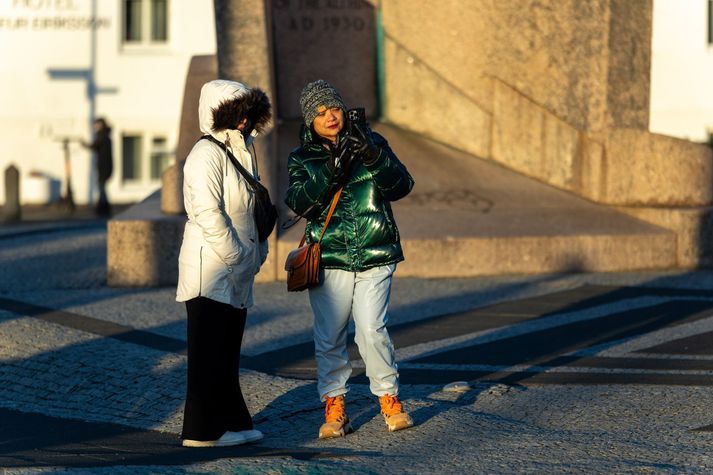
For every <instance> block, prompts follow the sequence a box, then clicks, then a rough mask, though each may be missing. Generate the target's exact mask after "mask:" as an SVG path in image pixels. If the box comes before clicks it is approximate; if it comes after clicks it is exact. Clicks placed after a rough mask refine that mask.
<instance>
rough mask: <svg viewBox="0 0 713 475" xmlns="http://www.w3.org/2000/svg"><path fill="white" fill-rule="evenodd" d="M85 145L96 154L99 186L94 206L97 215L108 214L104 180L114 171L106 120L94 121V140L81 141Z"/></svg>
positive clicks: (109, 212) (109, 134)
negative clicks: (89, 141) (88, 141)
mask: <svg viewBox="0 0 713 475" xmlns="http://www.w3.org/2000/svg"><path fill="white" fill-rule="evenodd" d="M82 144H83V145H84V146H85V147H87V148H90V149H92V150H93V151H94V154H95V155H96V164H97V187H98V188H99V201H98V202H97V205H96V207H95V208H94V210H95V212H96V214H98V215H99V216H109V215H110V214H111V205H110V204H109V199H108V198H107V195H106V182H107V181H109V178H111V173H112V172H113V171H114V159H113V157H112V147H111V128H110V127H109V126H108V125H107V123H106V120H104V119H103V118H101V117H100V118H98V119H96V120H95V121H94V141H93V142H92V143H90V144H88V143H86V142H83V143H82Z"/></svg>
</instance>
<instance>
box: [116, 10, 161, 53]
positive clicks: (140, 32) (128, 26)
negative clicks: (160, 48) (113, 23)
mask: <svg viewBox="0 0 713 475" xmlns="http://www.w3.org/2000/svg"><path fill="white" fill-rule="evenodd" d="M168 9H169V0H124V1H123V11H122V16H123V30H122V32H123V33H122V41H123V43H124V44H126V45H153V44H165V43H167V42H168V39H169V37H168Z"/></svg>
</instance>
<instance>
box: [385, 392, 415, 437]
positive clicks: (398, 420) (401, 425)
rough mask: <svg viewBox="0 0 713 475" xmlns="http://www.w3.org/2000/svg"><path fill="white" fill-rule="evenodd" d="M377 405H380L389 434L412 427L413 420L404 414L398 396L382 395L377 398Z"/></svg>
mask: <svg viewBox="0 0 713 475" xmlns="http://www.w3.org/2000/svg"><path fill="white" fill-rule="evenodd" d="M379 404H380V405H381V414H382V415H383V416H384V420H385V421H386V427H388V429H389V432H394V431H396V430H401V429H408V428H409V427H413V419H411V416H409V415H408V414H407V413H406V412H404V408H403V406H402V405H401V401H399V397H398V396H392V395H391V394H384V395H383V396H381V397H380V398H379Z"/></svg>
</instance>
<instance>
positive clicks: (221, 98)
mask: <svg viewBox="0 0 713 475" xmlns="http://www.w3.org/2000/svg"><path fill="white" fill-rule="evenodd" d="M198 115H199V122H200V129H201V132H203V134H205V135H210V136H211V137H212V139H214V140H213V141H212V140H208V139H203V140H199V141H198V142H197V143H196V145H195V146H194V147H193V149H192V150H191V153H190V154H189V155H188V158H187V159H186V163H185V165H184V167H183V173H184V179H183V200H184V204H185V208H186V213H187V215H188V222H187V223H186V226H185V230H184V234H183V244H182V245H181V252H180V255H179V258H178V290H177V295H176V300H177V301H179V302H185V303H186V309H187V313H188V386H187V395H186V407H185V411H184V418H183V434H182V436H181V437H182V438H183V445H184V446H186V447H209V446H226V445H237V444H241V443H245V442H252V441H254V440H259V439H261V438H262V434H261V433H260V432H259V431H257V430H253V425H252V419H251V416H250V413H249V412H248V409H247V407H246V405H245V401H244V399H243V395H242V392H241V390H240V381H239V375H238V368H239V361H240V346H241V342H242V336H243V331H244V329H245V320H246V318H247V309H248V308H249V307H251V306H252V304H253V296H252V288H253V282H254V278H255V274H256V273H257V272H258V271H259V270H260V266H261V265H262V263H263V262H265V259H266V258H267V241H264V242H262V243H260V242H258V235H257V229H256V226H255V220H254V217H253V209H254V208H253V207H254V195H253V192H252V190H251V189H250V187H249V186H248V185H247V184H246V182H245V179H244V178H243V177H242V175H240V173H239V172H238V170H237V169H236V168H235V166H234V165H233V164H232V162H231V161H230V159H229V157H228V154H227V151H228V150H230V152H231V153H232V154H233V155H234V156H235V158H236V159H237V160H238V161H239V162H240V164H241V165H242V166H243V167H244V168H245V169H246V170H248V171H249V172H250V173H252V174H253V175H255V166H254V162H253V157H252V156H251V155H250V153H249V152H248V146H249V145H250V142H252V138H253V136H254V135H255V134H254V132H253V133H252V134H250V132H251V131H255V132H259V131H260V130H261V129H262V128H263V127H264V126H265V125H266V124H267V122H268V121H269V120H270V117H271V113H270V102H269V100H268V98H267V96H266V95H265V93H264V92H262V91H261V90H259V89H251V88H248V87H246V86H244V85H243V84H240V83H238V82H234V81H226V80H215V81H210V82H208V83H206V84H204V85H203V88H202V89H201V96H200V102H199V105H198ZM216 140H217V142H219V143H215V141H216Z"/></svg>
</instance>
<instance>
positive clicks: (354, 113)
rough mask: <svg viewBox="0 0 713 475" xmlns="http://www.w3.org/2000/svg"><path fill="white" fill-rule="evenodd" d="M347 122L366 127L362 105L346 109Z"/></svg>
mask: <svg viewBox="0 0 713 475" xmlns="http://www.w3.org/2000/svg"><path fill="white" fill-rule="evenodd" d="M347 117H348V118H349V122H351V123H353V124H357V125H359V126H362V127H366V112H365V111H364V108H363V107H356V108H354V109H349V110H348V111H347Z"/></svg>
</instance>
